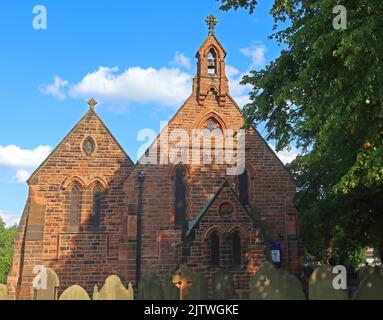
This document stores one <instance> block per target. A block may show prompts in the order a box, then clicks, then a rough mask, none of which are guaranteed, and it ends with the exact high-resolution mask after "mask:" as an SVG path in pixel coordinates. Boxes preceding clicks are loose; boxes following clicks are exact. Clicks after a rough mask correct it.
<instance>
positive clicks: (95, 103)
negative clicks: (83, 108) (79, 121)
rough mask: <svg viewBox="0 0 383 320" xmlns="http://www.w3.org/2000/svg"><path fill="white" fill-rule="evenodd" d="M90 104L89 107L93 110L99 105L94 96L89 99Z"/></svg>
mask: <svg viewBox="0 0 383 320" xmlns="http://www.w3.org/2000/svg"><path fill="white" fill-rule="evenodd" d="M88 105H89V108H90V109H92V110H93V109H94V107H95V106H96V105H97V101H96V100H94V99H93V98H92V99H90V100H89V101H88Z"/></svg>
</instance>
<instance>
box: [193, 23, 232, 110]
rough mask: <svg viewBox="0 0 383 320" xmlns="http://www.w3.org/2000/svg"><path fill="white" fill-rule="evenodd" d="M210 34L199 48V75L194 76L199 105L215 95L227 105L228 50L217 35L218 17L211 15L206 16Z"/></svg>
mask: <svg viewBox="0 0 383 320" xmlns="http://www.w3.org/2000/svg"><path fill="white" fill-rule="evenodd" d="M206 23H207V24H208V26H209V34H208V36H207V38H206V40H205V41H204V43H203V44H202V46H201V47H200V48H199V50H198V52H197V54H196V58H197V61H198V62H197V63H198V65H197V75H196V76H195V78H194V92H195V94H196V95H197V100H198V103H199V105H201V106H203V105H204V104H205V100H206V98H207V97H208V96H210V95H213V96H214V99H216V101H217V102H218V103H219V105H220V106H221V107H223V106H225V101H226V96H227V94H228V91H229V88H228V80H227V77H226V73H225V58H226V51H225V49H224V48H223V47H222V45H221V43H220V42H219V40H218V38H217V37H216V35H215V32H214V28H215V25H216V24H217V19H216V18H215V17H214V16H213V15H210V16H209V17H207V18H206Z"/></svg>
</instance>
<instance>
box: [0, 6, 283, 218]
mask: <svg viewBox="0 0 383 320" xmlns="http://www.w3.org/2000/svg"><path fill="white" fill-rule="evenodd" d="M36 5H44V6H45V7H46V9H47V23H48V24H47V30H35V29H34V28H33V26H32V21H33V19H34V16H35V15H34V14H33V13H32V9H33V8H34V6H36ZM270 5H271V1H268V0H263V1H260V5H259V7H258V9H257V10H256V12H255V14H253V15H249V14H248V13H247V12H246V11H244V10H239V11H237V12H233V11H231V12H221V11H219V3H218V2H215V1H214V0H182V1H180V0H164V1H154V0H148V1H145V2H142V1H134V2H133V1H125V0H124V1H122V0H120V1H118V0H109V1H104V0H97V1H85V0H82V1H74V0H65V1H57V0H54V1H53V0H52V1H39V0H35V1H29V0H23V1H14V0H12V1H11V0H5V1H4V0H3V1H2V6H1V10H2V18H1V19H0V108H1V113H0V114H1V118H0V119H1V126H0V215H2V216H3V218H4V219H5V220H6V221H7V222H8V224H12V223H13V222H15V221H17V220H18V218H19V216H20V214H21V212H22V209H23V207H24V204H25V200H26V197H27V185H26V183H25V179H26V178H27V177H28V175H29V174H30V173H31V172H32V171H33V169H34V168H35V167H36V166H38V164H39V163H40V162H41V161H42V160H43V159H44V158H45V157H46V155H47V154H48V153H49V151H50V150H51V149H52V148H53V147H54V146H56V145H57V143H58V142H59V141H60V140H61V139H62V138H63V137H64V136H65V135H66V133H67V132H68V131H69V130H70V129H71V128H72V127H73V126H74V125H75V123H76V122H77V121H78V120H79V119H80V118H81V116H82V115H83V114H84V113H85V112H86V111H87V105H86V103H85V101H87V100H88V99H89V98H90V97H95V98H96V99H97V100H98V101H99V102H100V103H99V105H98V107H97V112H98V114H99V115H100V116H101V118H102V119H103V120H104V122H105V123H106V125H107V126H108V127H109V128H110V130H111V131H112V133H113V134H114V135H115V136H116V138H117V139H118V141H119V142H120V143H121V145H122V146H123V147H124V149H125V150H126V151H127V152H128V154H129V155H130V156H131V158H132V159H134V160H135V159H136V158H137V150H138V148H139V146H140V145H142V142H138V141H137V133H138V131H139V130H141V129H143V128H151V129H154V130H156V131H157V132H158V131H159V125H160V121H166V120H168V119H169V118H170V117H171V116H172V115H173V114H174V113H175V111H176V110H177V108H178V107H180V106H181V104H182V102H183V101H184V100H185V99H186V98H187V96H188V94H189V93H190V91H191V79H192V77H193V76H194V73H195V70H196V68H195V58H194V56H195V52H196V50H197V49H198V48H199V46H200V45H201V44H202V42H203V41H204V39H205V38H206V36H207V30H208V29H207V26H206V24H205V22H204V20H205V18H206V16H208V15H209V14H210V13H213V14H215V15H216V16H217V18H218V25H217V27H216V34H217V36H218V38H219V39H220V41H221V42H222V44H223V45H224V47H225V48H226V50H227V52H228V57H227V61H226V62H227V65H228V70H227V71H228V74H229V76H230V84H231V89H232V91H231V93H232V95H233V96H234V97H235V98H236V99H237V101H238V103H239V104H240V105H243V104H244V103H245V102H246V101H247V93H248V90H249V88H245V87H242V86H240V85H239V80H240V78H241V77H242V76H243V74H245V73H246V72H247V71H249V70H251V69H254V68H256V69H259V68H262V67H263V66H264V65H265V64H266V63H267V62H269V61H271V60H273V59H275V58H276V57H277V56H278V53H279V52H280V47H278V46H277V44H276V43H275V42H273V41H270V40H268V39H267V36H268V34H270V33H271V27H272V23H273V20H272V17H271V16H270V15H269V9H270ZM284 156H286V154H281V157H284ZM287 156H288V155H287Z"/></svg>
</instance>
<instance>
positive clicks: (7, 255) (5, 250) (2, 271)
mask: <svg viewBox="0 0 383 320" xmlns="http://www.w3.org/2000/svg"><path fill="white" fill-rule="evenodd" d="M15 236H16V226H13V227H10V228H6V227H5V224H4V222H3V221H2V219H1V218H0V283H4V284H5V283H6V282H7V276H8V273H9V271H10V269H11V265H12V253H13V240H14V238H15Z"/></svg>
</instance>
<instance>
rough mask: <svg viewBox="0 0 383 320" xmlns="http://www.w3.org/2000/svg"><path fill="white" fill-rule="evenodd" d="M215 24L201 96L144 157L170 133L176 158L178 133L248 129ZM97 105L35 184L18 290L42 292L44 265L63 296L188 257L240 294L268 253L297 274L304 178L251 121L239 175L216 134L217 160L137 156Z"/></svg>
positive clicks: (205, 53)
mask: <svg viewBox="0 0 383 320" xmlns="http://www.w3.org/2000/svg"><path fill="white" fill-rule="evenodd" d="M206 21H207V23H208V25H209V33H208V36H207V38H206V40H205V41H204V42H203V44H202V45H201V47H200V48H199V49H198V51H197V54H196V58H197V61H198V65H197V73H196V75H195V77H194V80H193V90H192V93H191V95H190V96H189V97H188V98H187V100H186V101H185V103H184V104H183V106H182V107H181V108H180V109H179V110H178V111H177V113H176V114H175V115H174V116H173V118H172V119H171V120H170V121H169V123H168V125H167V127H166V128H165V129H164V130H163V131H162V132H161V133H160V134H159V136H158V137H157V138H156V140H155V141H154V142H153V144H152V146H151V147H150V148H149V149H148V151H147V152H146V153H145V154H144V155H143V158H148V154H151V155H153V153H155V155H157V154H161V155H160V158H161V157H163V150H161V151H159V150H160V149H161V148H162V147H163V145H164V141H165V142H166V145H168V150H169V152H168V155H169V156H170V155H171V153H172V151H171V150H174V149H173V148H172V146H173V145H174V144H175V142H174V141H171V139H169V132H172V131H174V130H175V131H177V130H182V131H183V132H188V133H190V137H191V136H192V134H194V133H195V132H198V130H201V131H203V132H209V131H210V132H212V131H214V132H218V133H222V137H225V139H227V138H228V135H225V133H226V132H238V131H239V130H241V129H242V128H243V127H244V124H245V123H244V118H243V114H242V111H241V109H240V108H239V107H238V105H237V104H236V102H235V101H234V100H233V98H232V97H231V96H230V90H229V85H228V78H227V76H226V73H225V58H226V51H225V49H224V47H223V46H222V44H221V43H220V42H219V40H218V38H217V36H216V34H215V24H216V19H215V18H214V17H213V16H210V17H208V19H207V20H206ZM95 104H96V101H95V100H93V99H91V100H90V101H89V110H88V111H87V112H86V114H85V115H84V116H83V117H82V118H81V119H80V121H79V122H78V123H77V124H76V125H75V127H74V128H73V129H72V130H71V131H70V132H69V133H68V135H67V136H66V137H65V138H64V139H63V140H62V141H61V142H60V143H59V144H58V146H57V147H56V148H55V149H54V150H53V151H52V153H51V154H50V155H49V156H48V158H47V159H46V160H45V161H44V162H43V163H42V164H41V165H40V167H39V168H38V169H37V170H36V171H35V172H34V173H33V174H32V176H31V177H30V178H29V180H28V186H29V194H28V199H27V201H26V205H25V209H24V212H23V215H22V218H21V221H20V224H19V228H18V232H17V236H16V240H15V244H14V256H13V265H12V269H11V272H10V274H9V276H8V287H9V290H10V294H11V296H12V297H14V298H17V299H33V298H34V297H35V294H36V293H35V291H34V289H33V280H34V278H35V277H36V274H35V272H36V270H34V269H35V267H36V266H45V267H47V268H49V269H51V270H53V271H54V272H55V273H56V274H57V278H58V282H59V284H58V289H57V290H58V293H61V292H62V291H63V290H64V289H66V288H67V287H69V286H71V285H73V284H78V285H80V286H82V287H83V288H85V289H86V290H87V291H88V292H89V293H91V292H92V291H93V288H94V286H95V285H98V287H100V286H102V285H103V283H104V281H105V279H106V278H107V277H108V276H110V275H112V274H117V275H118V276H119V277H120V278H121V279H122V280H123V281H124V282H125V283H127V282H132V283H133V286H134V287H137V284H138V283H139V281H140V279H141V278H142V276H143V275H144V274H145V273H148V272H154V273H156V274H157V275H158V276H160V277H168V276H169V275H171V274H172V273H174V272H175V271H176V270H177V269H178V268H179V267H180V266H181V265H185V266H187V267H189V268H190V269H191V270H192V271H194V272H201V273H203V274H204V275H205V276H206V277H207V279H208V281H209V284H210V285H211V281H212V280H211V279H212V274H213V272H215V271H216V270H218V269H224V270H226V271H228V272H230V273H232V275H233V279H234V286H235V288H234V289H235V295H236V297H243V296H245V295H246V294H247V292H248V283H249V279H250V277H251V275H253V274H255V273H256V272H257V270H258V268H259V266H260V264H261V263H262V262H263V261H265V260H266V259H267V260H270V261H274V262H275V263H276V264H277V265H278V266H280V267H282V268H285V269H287V270H289V271H290V272H292V273H293V274H299V273H300V270H301V263H302V257H301V250H300V241H299V230H298V212H297V210H296V208H295V206H294V203H293V198H294V195H295V192H296V184H295V181H294V180H293V178H292V177H291V176H290V174H289V172H288V171H287V170H286V168H285V167H284V165H283V163H282V162H281V161H280V160H279V158H278V157H277V156H276V154H275V153H274V152H273V150H272V149H271V148H270V147H269V146H268V144H267V143H266V141H265V140H264V139H263V138H262V137H261V135H260V134H259V133H258V132H257V130H256V129H255V128H254V127H250V128H248V129H246V131H245V140H244V141H245V145H244V148H243V149H244V158H243V159H244V160H243V170H240V172H238V174H236V175H233V174H228V167H230V166H232V164H227V163H225V161H223V162H220V161H214V160H216V158H217V154H218V153H216V151H217V150H218V148H219V146H218V144H217V140H216V142H215V144H214V145H212V146H211V147H212V154H214V155H215V156H214V157H212V158H213V159H212V160H213V161H210V163H207V162H203V161H200V162H198V161H179V162H178V163H174V162H172V161H168V160H169V157H167V159H166V160H167V161H141V160H139V161H137V163H133V161H132V160H131V159H130V158H129V156H128V155H127V154H126V152H125V151H124V150H123V148H122V147H121V146H120V144H119V143H118V141H116V139H115V138H114V137H113V135H112V133H111V132H110V131H109V129H108V128H107V127H106V125H105V124H104V123H103V121H102V120H101V119H100V118H99V116H98V115H97V114H96V112H95V109H94V106H95ZM131 134H135V133H134V132H132V133H131ZM232 136H233V135H232ZM179 145H180V143H178V146H179ZM180 149H182V150H185V151H186V152H190V154H191V153H193V155H194V154H195V152H197V151H198V152H197V154H199V155H200V156H201V158H202V157H203V156H204V155H205V152H206V149H205V147H204V146H203V145H201V146H200V149H198V150H196V148H195V147H192V146H191V145H189V144H185V145H181V147H180ZM218 151H219V150H218ZM236 152H237V153H238V152H239V151H238V147H237V149H236V148H234V153H236ZM173 156H174V155H173ZM149 158H151V157H149ZM162 160H163V159H162ZM275 250H277V251H275Z"/></svg>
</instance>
